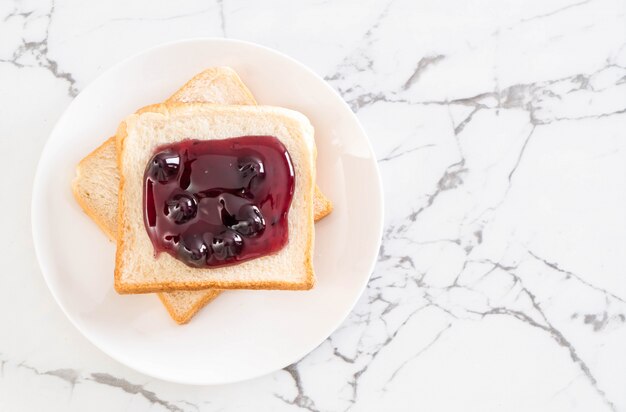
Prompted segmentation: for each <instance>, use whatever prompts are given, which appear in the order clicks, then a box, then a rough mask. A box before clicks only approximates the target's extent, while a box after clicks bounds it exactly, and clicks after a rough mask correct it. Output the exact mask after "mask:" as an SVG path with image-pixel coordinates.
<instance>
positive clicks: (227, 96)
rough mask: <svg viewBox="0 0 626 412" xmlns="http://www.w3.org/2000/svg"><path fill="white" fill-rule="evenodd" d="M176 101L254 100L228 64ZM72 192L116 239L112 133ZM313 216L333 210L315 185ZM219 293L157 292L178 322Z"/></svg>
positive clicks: (194, 82) (197, 79) (200, 77)
mask: <svg viewBox="0 0 626 412" xmlns="http://www.w3.org/2000/svg"><path fill="white" fill-rule="evenodd" d="M167 102H169V103H175V102H207V103H221V104H242V105H246V104H248V105H252V104H256V101H255V99H254V97H253V96H252V94H251V93H250V91H249V90H248V88H247V87H246V85H245V84H244V83H243V82H242V81H241V79H240V78H239V76H238V75H237V73H236V72H235V71H234V70H232V69H231V68H229V67H213V68H209V69H206V70H204V71H203V72H201V73H199V74H197V75H196V76H194V77H193V78H192V79H191V80H189V81H188V82H187V83H186V84H185V85H184V86H183V87H181V88H180V89H179V90H178V91H177V92H176V93H174V95H172V96H171V97H170V98H169V99H167ZM72 188H73V192H74V196H75V198H76V200H77V201H78V203H79V204H80V206H81V207H82V208H83V210H84V211H85V213H86V214H87V215H88V216H89V217H91V218H92V219H93V220H94V221H95V222H96V224H98V226H100V228H101V229H102V230H103V231H104V232H105V233H106V234H107V236H108V237H109V238H110V239H111V240H113V241H115V240H116V233H117V203H118V199H117V194H118V189H119V173H118V170H117V152H116V150H115V138H114V137H112V138H110V139H108V140H106V141H105V142H104V144H102V145H101V146H99V147H98V148H97V149H95V150H94V151H93V152H91V153H90V154H89V155H88V156H87V157H85V158H84V159H83V160H82V161H81V162H80V163H79V165H78V167H77V168H76V178H75V179H74V182H73V185H72ZM313 205H314V213H315V220H316V221H317V220H320V219H322V218H324V217H325V216H327V215H328V214H329V213H330V212H331V211H332V203H331V202H330V200H329V199H328V198H327V197H326V196H325V195H324V194H323V193H322V192H321V191H320V190H319V187H317V186H316V187H315V198H314V202H313ZM218 295H219V291H217V290H212V289H209V290H205V291H181V292H172V293H167V292H163V293H159V298H160V299H161V301H162V302H163V305H164V306H165V307H166V309H167V310H168V312H169V314H170V316H171V317H172V318H173V319H174V320H175V321H176V322H178V323H180V324H183V323H186V322H188V321H189V320H190V319H191V318H192V317H193V316H194V315H195V314H196V313H197V312H198V311H199V310H200V309H202V307H203V306H204V305H206V304H207V303H209V302H211V301H212V300H213V299H214V298H215V297H217V296H218Z"/></svg>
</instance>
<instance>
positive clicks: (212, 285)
mask: <svg viewBox="0 0 626 412" xmlns="http://www.w3.org/2000/svg"><path fill="white" fill-rule="evenodd" d="M207 108H210V110H212V111H214V112H215V113H217V115H224V113H225V114H232V113H235V112H237V113H239V112H240V111H242V110H244V107H239V108H235V106H222V105H208V104H205V103H170V104H156V105H150V106H146V107H144V108H142V109H140V110H139V111H138V112H137V113H138V114H137V115H131V116H130V117H129V118H132V116H140V115H141V114H145V113H158V114H163V115H170V114H171V112H177V111H179V110H181V111H185V110H191V111H195V110H198V111H201V110H204V109H207ZM245 109H246V110H248V111H250V113H254V112H255V111H256V110H252V107H245ZM254 109H259V110H261V109H263V110H266V111H269V110H278V111H279V113H280V111H281V110H282V111H283V113H286V112H291V113H294V114H295V113H296V112H293V111H287V110H286V109H277V108H263V107H261V106H256V107H254ZM298 116H302V115H300V114H298ZM302 118H304V116H302ZM304 119H306V118H304ZM281 120H282V121H283V122H284V123H285V125H286V127H287V128H288V129H290V130H293V129H295V128H300V127H301V126H302V124H301V123H298V121H297V120H295V119H294V118H288V117H285V116H283V117H282V119H281ZM127 121H128V119H127V120H124V121H123V122H122V123H121V124H120V126H119V127H118V130H117V133H116V139H117V147H118V149H120V150H119V152H118V153H119V156H118V169H119V170H120V172H121V173H120V189H119V196H118V229H117V230H118V234H119V236H118V240H117V251H116V259H115V275H114V278H115V283H114V285H115V290H116V291H117V292H118V293H120V294H134V293H153V292H171V291H181V290H189V291H194V290H202V289H280V290H308V289H311V288H312V287H313V286H314V285H315V275H314V270H313V261H312V259H313V244H314V243H313V242H314V232H315V231H314V228H313V224H314V220H313V217H314V214H313V206H312V205H313V203H312V202H313V196H314V191H315V190H314V188H315V184H314V182H315V162H314V161H313V162H311V164H310V165H308V166H309V167H310V173H308V174H306V175H304V176H303V177H304V178H305V179H306V180H305V181H304V182H301V183H298V184H300V185H301V187H303V196H304V201H303V202H304V204H305V205H309V206H308V207H307V209H306V212H307V213H308V216H306V217H305V219H306V222H307V223H306V225H307V228H308V230H307V231H306V233H305V234H300V233H299V234H298V236H302V235H304V236H306V241H305V243H306V246H305V248H304V249H303V250H305V251H306V255H305V261H304V272H305V273H304V275H305V276H304V279H302V280H299V281H297V282H290V281H284V280H257V281H254V282H247V281H242V280H224V279H202V280H194V281H193V282H190V281H185V280H176V281H171V280H164V281H156V282H144V283H129V282H125V281H124V279H123V274H124V271H125V270H126V269H125V267H124V265H123V262H124V257H125V256H124V255H125V254H127V253H129V250H130V249H129V246H130V245H126V240H125V239H126V236H125V235H124V234H125V233H126V232H125V231H126V230H128V229H127V228H128V227H130V225H131V224H132V223H131V222H127V219H126V207H127V206H126V197H125V193H126V190H125V186H126V179H127V176H125V174H124V171H125V168H124V155H125V152H126V150H127V146H126V140H127V137H128V130H127V123H126V122H127ZM289 122H292V124H289ZM307 123H308V121H307ZM288 126H291V127H288ZM309 126H310V124H309ZM311 133H312V132H311ZM303 138H304V136H303ZM302 144H306V143H302ZM314 147H315V146H314V145H312V147H310V148H309V149H307V150H313V148H314ZM291 235H292V236H293V235H294V234H291ZM278 253H280V252H278ZM264 258H265V256H264V257H260V258H257V259H258V260H260V259H264ZM255 260H256V259H255ZM196 270H202V269H196Z"/></svg>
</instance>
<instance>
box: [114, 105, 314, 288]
mask: <svg viewBox="0 0 626 412" xmlns="http://www.w3.org/2000/svg"><path fill="white" fill-rule="evenodd" d="M250 135H268V136H275V137H276V138H277V139H278V140H280V141H281V142H282V143H283V145H284V146H285V147H286V149H287V151H288V152H289V154H290V156H291V159H292V162H293V166H294V172H295V189H294V194H293V198H292V203H291V206H290V209H289V212H288V213H289V214H288V230H289V240H288V242H287V244H286V245H285V246H284V247H283V248H282V249H281V250H280V251H278V252H277V253H274V254H271V255H267V256H263V257H260V258H257V259H253V260H250V261H246V262H242V263H239V264H236V265H232V266H226V267H218V268H210V269H206V268H202V269H200V268H191V267H189V266H187V265H186V264H184V263H183V262H181V261H179V260H177V259H176V258H174V257H172V256H171V255H169V254H168V253H160V254H158V255H157V256H155V253H154V248H153V246H152V243H151V241H150V239H149V237H148V234H147V233H146V229H145V227H144V223H143V207H142V197H143V189H142V188H143V173H144V169H145V165H146V164H147V163H148V160H149V159H150V157H151V156H152V154H153V151H154V148H155V147H157V146H160V145H164V144H168V143H174V142H177V141H181V140H184V139H186V138H190V137H191V138H194V139H200V140H217V139H227V138H230V137H236V136H250ZM117 148H118V168H119V170H120V176H121V178H120V188H119V205H118V213H119V214H118V242H117V254H116V262H115V289H116V290H117V291H118V292H119V293H148V292H163V291H166V292H171V291H175V290H199V289H206V288H216V289H294V290H298V289H310V288H311V287H313V284H314V282H315V277H314V274H313V237H314V228H313V196H314V191H315V185H314V182H315V141H314V138H313V127H312V126H311V124H310V122H309V121H308V119H307V118H306V117H305V116H303V115H302V114H300V113H298V112H295V111H292V110H288V109H284V108H279V107H270V106H219V105H212V104H202V103H193V104H170V105H168V104H160V105H154V106H149V107H147V108H145V109H143V110H141V111H139V112H138V113H137V114H133V115H131V116H129V117H127V118H126V120H125V121H124V122H122V124H121V125H120V127H119V129H118V133H117Z"/></svg>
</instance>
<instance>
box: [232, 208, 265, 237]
mask: <svg viewBox="0 0 626 412" xmlns="http://www.w3.org/2000/svg"><path fill="white" fill-rule="evenodd" d="M234 218H235V220H236V221H237V223H235V224H234V225H231V226H230V227H231V229H233V230H235V231H237V232H238V233H240V234H241V235H243V236H246V237H253V236H258V235H260V234H261V233H263V231H264V230H265V219H264V218H263V215H262V214H261V211H260V210H259V208H258V207H257V206H255V205H253V204H250V203H248V204H245V205H243V206H241V207H240V208H239V211H237V213H235V215H234Z"/></svg>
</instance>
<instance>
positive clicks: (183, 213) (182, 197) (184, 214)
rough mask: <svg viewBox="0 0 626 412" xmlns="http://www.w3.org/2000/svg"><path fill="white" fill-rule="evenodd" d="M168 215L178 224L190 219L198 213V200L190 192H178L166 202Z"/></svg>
mask: <svg viewBox="0 0 626 412" xmlns="http://www.w3.org/2000/svg"><path fill="white" fill-rule="evenodd" d="M166 206H167V216H168V217H169V218H170V219H172V220H173V221H174V222H176V223H177V224H182V223H186V222H188V221H190V220H191V219H193V218H194V217H196V214H197V213H198V202H197V201H196V199H195V197H193V196H192V195H188V194H178V195H175V196H174V197H172V198H171V199H170V200H168V201H167V203H166Z"/></svg>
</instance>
